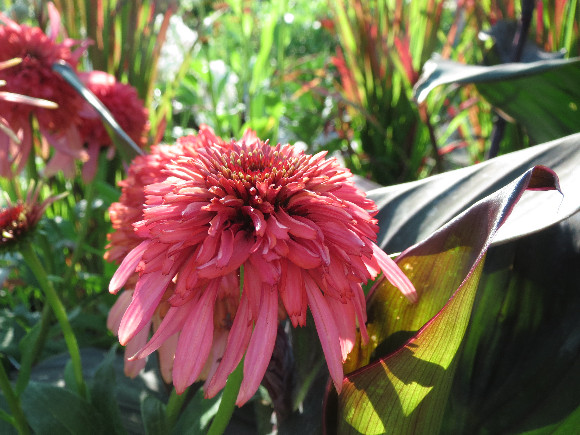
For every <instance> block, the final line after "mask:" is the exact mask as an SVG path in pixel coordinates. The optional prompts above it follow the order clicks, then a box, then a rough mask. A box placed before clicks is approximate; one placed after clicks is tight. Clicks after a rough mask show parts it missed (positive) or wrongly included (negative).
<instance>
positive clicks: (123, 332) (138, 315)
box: [119, 272, 173, 346]
mask: <svg viewBox="0 0 580 435" xmlns="http://www.w3.org/2000/svg"><path fill="white" fill-rule="evenodd" d="M172 278H173V275H172V274H168V275H161V274H160V273H159V272H153V273H148V274H145V275H143V276H142V277H141V278H139V281H137V285H136V286H135V293H133V300H132V301H131V305H129V308H127V311H125V315H124V316H123V319H122V320H121V325H120V326H119V342H120V343H121V345H122V346H125V345H126V344H127V342H128V341H129V340H131V339H132V338H133V337H134V336H135V334H137V333H138V332H139V331H140V330H141V328H143V327H144V326H145V325H146V324H147V323H148V322H149V321H151V316H153V312H154V311H155V310H156V309H157V307H158V306H159V301H160V300H161V297H162V296H163V293H165V289H166V288H167V285H168V284H169V281H171V279H172Z"/></svg>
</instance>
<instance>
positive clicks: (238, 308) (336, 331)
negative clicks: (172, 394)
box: [109, 136, 416, 405]
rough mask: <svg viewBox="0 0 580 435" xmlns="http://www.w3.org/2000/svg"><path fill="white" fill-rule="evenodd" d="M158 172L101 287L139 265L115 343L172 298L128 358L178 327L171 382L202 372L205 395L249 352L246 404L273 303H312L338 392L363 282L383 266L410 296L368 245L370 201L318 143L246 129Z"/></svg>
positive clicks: (268, 342) (358, 321)
mask: <svg viewBox="0 0 580 435" xmlns="http://www.w3.org/2000/svg"><path fill="white" fill-rule="evenodd" d="M158 170H159V169H158ZM159 172H160V173H162V174H163V176H162V178H161V179H160V180H159V181H158V182H154V183H152V184H148V185H145V187H144V193H145V206H144V208H143V218H142V219H141V220H139V221H138V222H135V223H134V224H133V227H134V231H135V235H136V236H137V237H139V238H140V242H139V244H138V245H137V246H136V247H134V248H133V249H131V251H129V252H128V253H127V254H126V256H125V257H124V259H123V261H122V263H121V266H120V267H119V269H118V270H117V272H116V273H115V275H114V276H113V279H112V280H111V283H110V286H109V289H110V291H111V292H113V293H115V292H117V291H118V290H119V289H120V288H121V287H123V286H124V284H125V282H126V281H127V279H129V278H131V277H134V276H135V273H138V278H137V281H136V285H135V290H134V292H133V294H132V299H131V303H130V304H129V306H128V308H127V310H126V311H125V313H124V315H123V318H122V320H121V322H120V325H119V331H118V332H119V340H120V342H121V344H123V345H125V344H127V343H129V342H131V340H133V339H134V337H136V336H137V335H138V334H139V333H140V332H141V331H142V330H143V328H146V327H147V326H148V325H149V324H150V322H151V319H152V317H153V316H154V314H155V313H156V312H158V309H159V306H160V303H165V302H166V303H167V304H168V305H169V308H168V310H167V312H166V313H165V314H164V315H162V316H161V317H162V321H161V322H160V324H159V327H158V328H157V330H156V331H155V333H154V334H153V337H152V338H151V339H150V340H149V342H148V343H147V344H146V345H145V346H144V347H143V348H142V349H141V350H140V351H139V352H137V353H136V354H135V356H134V358H133V359H139V358H143V357H145V356H147V355H148V354H150V353H151V352H153V351H155V350H156V349H157V348H158V347H159V346H161V345H162V344H163V343H164V342H165V341H166V340H168V339H170V338H172V337H176V336H177V344H176V348H175V359H174V365H173V373H172V377H173V383H174V385H175V388H176V391H177V392H178V393H182V392H183V391H184V390H185V389H186V388H187V387H188V386H189V385H191V384H192V383H193V382H195V381H196V380H197V379H199V378H200V375H201V376H202V377H205V379H206V382H205V385H204V388H205V392H206V395H207V396H208V397H212V396H214V395H215V394H217V393H218V392H219V391H220V390H221V389H222V388H223V387H224V385H225V382H226V379H227V377H228V375H229V374H230V373H231V372H232V371H233V370H234V369H235V367H236V366H237V365H238V364H239V362H240V361H241V359H242V357H243V356H244V354H245V360H244V379H243V381H242V385H241V388H240V392H239V395H238V398H237V404H238V405H242V404H244V403H245V402H246V401H247V400H248V399H250V398H251V397H252V395H253V394H254V393H255V392H256V390H257V389H258V386H259V384H260V382H261V380H262V378H263V376H264V373H265V371H266V368H267V365H268V363H269V361H270V358H271V355H272V351H273V347H274V342H275V338H276V332H277V325H278V321H279V312H281V313H284V317H286V316H287V317H288V318H289V319H290V321H291V322H292V325H293V326H294V327H296V326H304V325H305V324H306V317H307V316H306V313H307V309H308V307H310V311H311V313H312V316H313V318H314V322H315V326H316V329H317V331H318V335H319V338H320V342H321V345H322V349H323V351H324V354H325V357H326V361H327V364H328V368H329V371H330V375H331V377H332V379H333V381H334V384H335V386H336V388H337V390H339V391H340V388H341V385H342V380H343V371H342V362H343V361H344V360H345V358H346V356H347V354H348V353H349V352H350V350H352V347H353V345H354V342H355V340H356V332H357V325H358V327H359V328H360V332H361V336H362V338H363V340H364V341H365V342H366V340H368V336H367V333H366V329H365V322H366V313H365V300H364V294H363V290H362V288H361V284H362V283H365V282H366V281H367V280H369V279H373V278H375V277H376V275H377V274H378V273H379V272H380V271H381V270H382V271H383V272H384V273H385V275H386V277H387V278H388V279H389V280H390V281H391V282H392V283H393V284H394V285H396V286H397V287H398V288H400V289H401V291H402V292H403V293H404V294H405V295H406V296H407V297H409V299H411V300H414V298H415V297H416V295H415V290H414V288H413V286H412V284H411V283H410V282H409V281H408V279H407V278H406V277H405V275H404V274H403V273H402V272H401V271H400V269H399V268H398V267H397V266H396V264H395V263H394V262H393V261H392V260H391V259H390V258H389V257H388V256H387V255H386V254H385V253H384V252H383V251H381V250H380V249H379V248H378V247H377V246H376V244H375V240H376V233H377V230H378V228H377V222H376V220H375V219H373V218H372V214H374V213H375V212H376V207H375V205H374V203H373V202H372V201H371V200H369V199H367V198H366V197H365V195H364V193H362V192H361V191H359V190H358V189H357V188H356V187H355V186H354V184H353V181H352V174H351V173H350V172H349V171H348V170H347V169H345V168H342V167H341V166H340V165H339V164H338V162H337V161H336V160H335V159H325V152H322V153H319V154H316V155H314V156H311V155H307V154H304V153H302V152H300V151H298V150H297V149H295V148H294V147H293V146H291V145H277V146H276V147H271V146H270V145H268V144H267V143H264V142H262V141H259V140H257V139H256V138H255V136H246V137H245V138H244V139H242V140H240V141H239V142H235V141H232V142H229V143H227V144H225V145H219V144H216V145H211V144H210V146H203V147H198V148H196V150H195V155H193V156H181V155H177V156H175V157H172V158H170V159H168V160H164V161H163V162H162V168H160V171H159ZM242 276H243V278H241V277H242ZM240 281H242V282H241V283H240ZM240 284H241V285H240ZM204 372H205V373H204Z"/></svg>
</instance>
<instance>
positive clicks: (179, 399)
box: [165, 388, 189, 429]
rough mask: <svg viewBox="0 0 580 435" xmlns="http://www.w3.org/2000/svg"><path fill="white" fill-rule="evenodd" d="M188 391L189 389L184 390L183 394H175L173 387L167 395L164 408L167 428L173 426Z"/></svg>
mask: <svg viewBox="0 0 580 435" xmlns="http://www.w3.org/2000/svg"><path fill="white" fill-rule="evenodd" d="M188 391H189V390H186V391H185V392H184V393H183V394H177V393H176V392H175V388H174V389H173V391H172V392H171V396H169V401H168V402H167V408H165V416H166V418H167V427H168V428H169V429H173V426H175V423H176V422H177V418H178V417H179V413H180V412H181V408H182V407H183V403H184V402H185V399H187V396H188V394H187V393H188Z"/></svg>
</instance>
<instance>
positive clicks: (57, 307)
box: [20, 242, 86, 397]
mask: <svg viewBox="0 0 580 435" xmlns="http://www.w3.org/2000/svg"><path fill="white" fill-rule="evenodd" d="M20 253H21V254H22V256H23V257H24V260H25V261H26V263H27V264H28V267H30V269H31V270H32V273H33V274H34V276H35V277H36V279H37V280H38V283H39V284H40V287H41V288H42V290H43V292H44V295H45V297H46V300H47V302H48V304H49V305H50V307H51V308H52V311H53V312H54V315H55V316H56V319H57V321H58V323H59V325H60V327H61V329H62V333H63V335H64V340H65V342H66V346H67V348H68V351H69V353H70V357H71V363H72V367H73V372H74V377H75V381H76V383H77V387H78V392H79V394H80V395H81V396H82V397H86V386H85V381H84V378H83V371H82V365H81V354H80V351H79V345H78V343H77V339H76V337H75V334H74V332H73V329H72V327H71V325H70V322H69V321H68V317H67V315H66V310H65V308H64V305H63V304H62V302H61V300H60V299H59V297H58V294H57V293H56V291H55V290H54V287H53V285H52V282H50V281H49V280H48V276H47V274H46V271H45V270H44V268H43V267H42V263H41V262H40V259H39V258H38V256H37V255H36V252H34V249H33V248H32V245H31V244H30V243H26V242H25V243H22V245H21V247H20Z"/></svg>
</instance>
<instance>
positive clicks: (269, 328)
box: [236, 286, 278, 406]
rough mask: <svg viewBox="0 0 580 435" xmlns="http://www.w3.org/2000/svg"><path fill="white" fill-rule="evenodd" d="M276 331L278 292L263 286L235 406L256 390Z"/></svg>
mask: <svg viewBox="0 0 580 435" xmlns="http://www.w3.org/2000/svg"><path fill="white" fill-rule="evenodd" d="M277 331H278V292H277V291H276V290H275V289H272V288H269V287H267V286H264V288H263V289H262V304H261V306H260V315H259V317H258V320H257V322H256V326H255V328H254V332H253V333H252V338H251V339H250V344H249V345H248V350H247V352H246V359H245V360H244V379H243V380H242V385H241V386H240V392H239V394H238V399H237V401H236V405H238V406H242V405H243V404H244V403H246V402H247V401H248V400H250V399H251V398H252V396H253V395H254V393H255V392H256V391H257V390H258V387H259V386H260V382H262V378H263V377H264V373H266V369H267V368H268V363H269V362H270V359H271V358H272V352H273V350H274V343H275V342H276V333H277Z"/></svg>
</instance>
